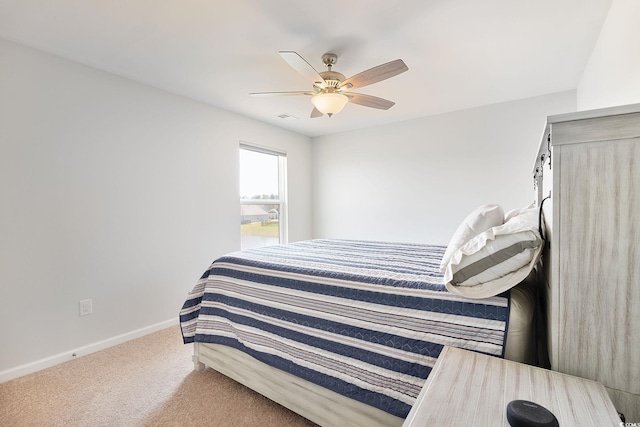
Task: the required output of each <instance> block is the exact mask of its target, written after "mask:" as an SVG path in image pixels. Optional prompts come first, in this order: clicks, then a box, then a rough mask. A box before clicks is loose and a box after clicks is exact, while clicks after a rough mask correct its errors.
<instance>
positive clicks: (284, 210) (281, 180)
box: [238, 141, 289, 244]
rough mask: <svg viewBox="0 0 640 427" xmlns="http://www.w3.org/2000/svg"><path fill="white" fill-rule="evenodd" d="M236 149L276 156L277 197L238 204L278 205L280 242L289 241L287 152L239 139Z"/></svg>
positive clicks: (242, 201)
mask: <svg viewBox="0 0 640 427" xmlns="http://www.w3.org/2000/svg"><path fill="white" fill-rule="evenodd" d="M238 150H249V151H255V152H257V153H262V154H269V155H272V156H277V157H278V196H279V197H280V198H279V199H260V200H259V202H258V201H257V200H256V199H242V198H240V205H255V204H261V205H273V206H277V207H278V231H279V234H280V235H279V240H280V244H285V243H288V242H289V212H288V203H287V152H286V151H280V150H276V149H273V148H268V147H262V146H259V145H256V144H251V143H248V142H244V141H240V146H239V148H238Z"/></svg>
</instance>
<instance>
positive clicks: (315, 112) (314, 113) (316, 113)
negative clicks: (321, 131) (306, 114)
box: [310, 107, 323, 119]
mask: <svg viewBox="0 0 640 427" xmlns="http://www.w3.org/2000/svg"><path fill="white" fill-rule="evenodd" d="M322 116H323V114H322V112H321V111H320V110H318V109H317V108H316V107H313V110H311V116H310V117H311V118H312V119H315V118H316V117H322Z"/></svg>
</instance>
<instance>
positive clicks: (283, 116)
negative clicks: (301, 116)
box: [278, 113, 298, 120]
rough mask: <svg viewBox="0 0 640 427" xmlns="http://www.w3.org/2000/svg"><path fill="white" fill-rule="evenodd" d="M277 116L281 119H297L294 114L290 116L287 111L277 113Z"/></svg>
mask: <svg viewBox="0 0 640 427" xmlns="http://www.w3.org/2000/svg"><path fill="white" fill-rule="evenodd" d="M278 117H279V118H281V119H283V120H297V119H298V118H297V117H296V116H292V115H291V114H287V113H282V114H278Z"/></svg>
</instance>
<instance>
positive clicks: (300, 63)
mask: <svg viewBox="0 0 640 427" xmlns="http://www.w3.org/2000/svg"><path fill="white" fill-rule="evenodd" d="M278 53H279V54H280V56H281V57H282V59H284V60H285V61H287V63H288V64H289V65H291V67H292V68H293V69H294V70H296V71H297V72H299V73H300V74H302V75H303V76H305V77H306V78H307V79H309V80H311V82H312V83H313V84H319V85H322V86H324V79H323V78H322V76H321V75H320V73H318V72H317V71H316V69H315V68H313V67H312V66H311V64H309V63H308V62H307V60H306V59H304V58H303V57H302V56H300V55H298V53H297V52H294V51H292V50H281V51H280V52H278Z"/></svg>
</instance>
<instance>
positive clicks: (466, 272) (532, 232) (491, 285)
mask: <svg viewBox="0 0 640 427" xmlns="http://www.w3.org/2000/svg"><path fill="white" fill-rule="evenodd" d="M538 229H539V218H538V208H536V207H527V208H524V209H516V210H513V211H510V212H508V213H507V214H506V215H505V214H504V211H503V210H502V208H501V207H500V206H499V205H485V206H480V207H479V208H477V209H476V210H474V211H473V212H471V213H470V214H469V215H468V216H467V217H466V218H465V220H464V221H463V222H462V224H460V226H459V227H458V229H457V230H456V232H455V234H454V235H453V237H452V238H451V241H450V242H449V246H448V247H447V250H446V252H445V254H444V257H443V258H442V263H441V264H440V270H441V271H442V273H444V282H445V285H446V287H447V289H448V290H449V292H452V293H455V294H458V295H462V296H465V297H468V298H488V297H491V296H494V295H498V294H500V293H502V292H504V291H506V290H508V289H511V288H512V287H513V286H515V285H517V284H518V283H520V282H521V281H523V280H524V279H525V278H526V277H527V276H528V275H529V273H530V272H531V270H532V269H533V268H534V267H535V265H536V263H537V262H538V260H539V259H540V255H541V253H542V249H543V246H544V245H543V240H542V238H541V236H540V233H539V231H538Z"/></svg>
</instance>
